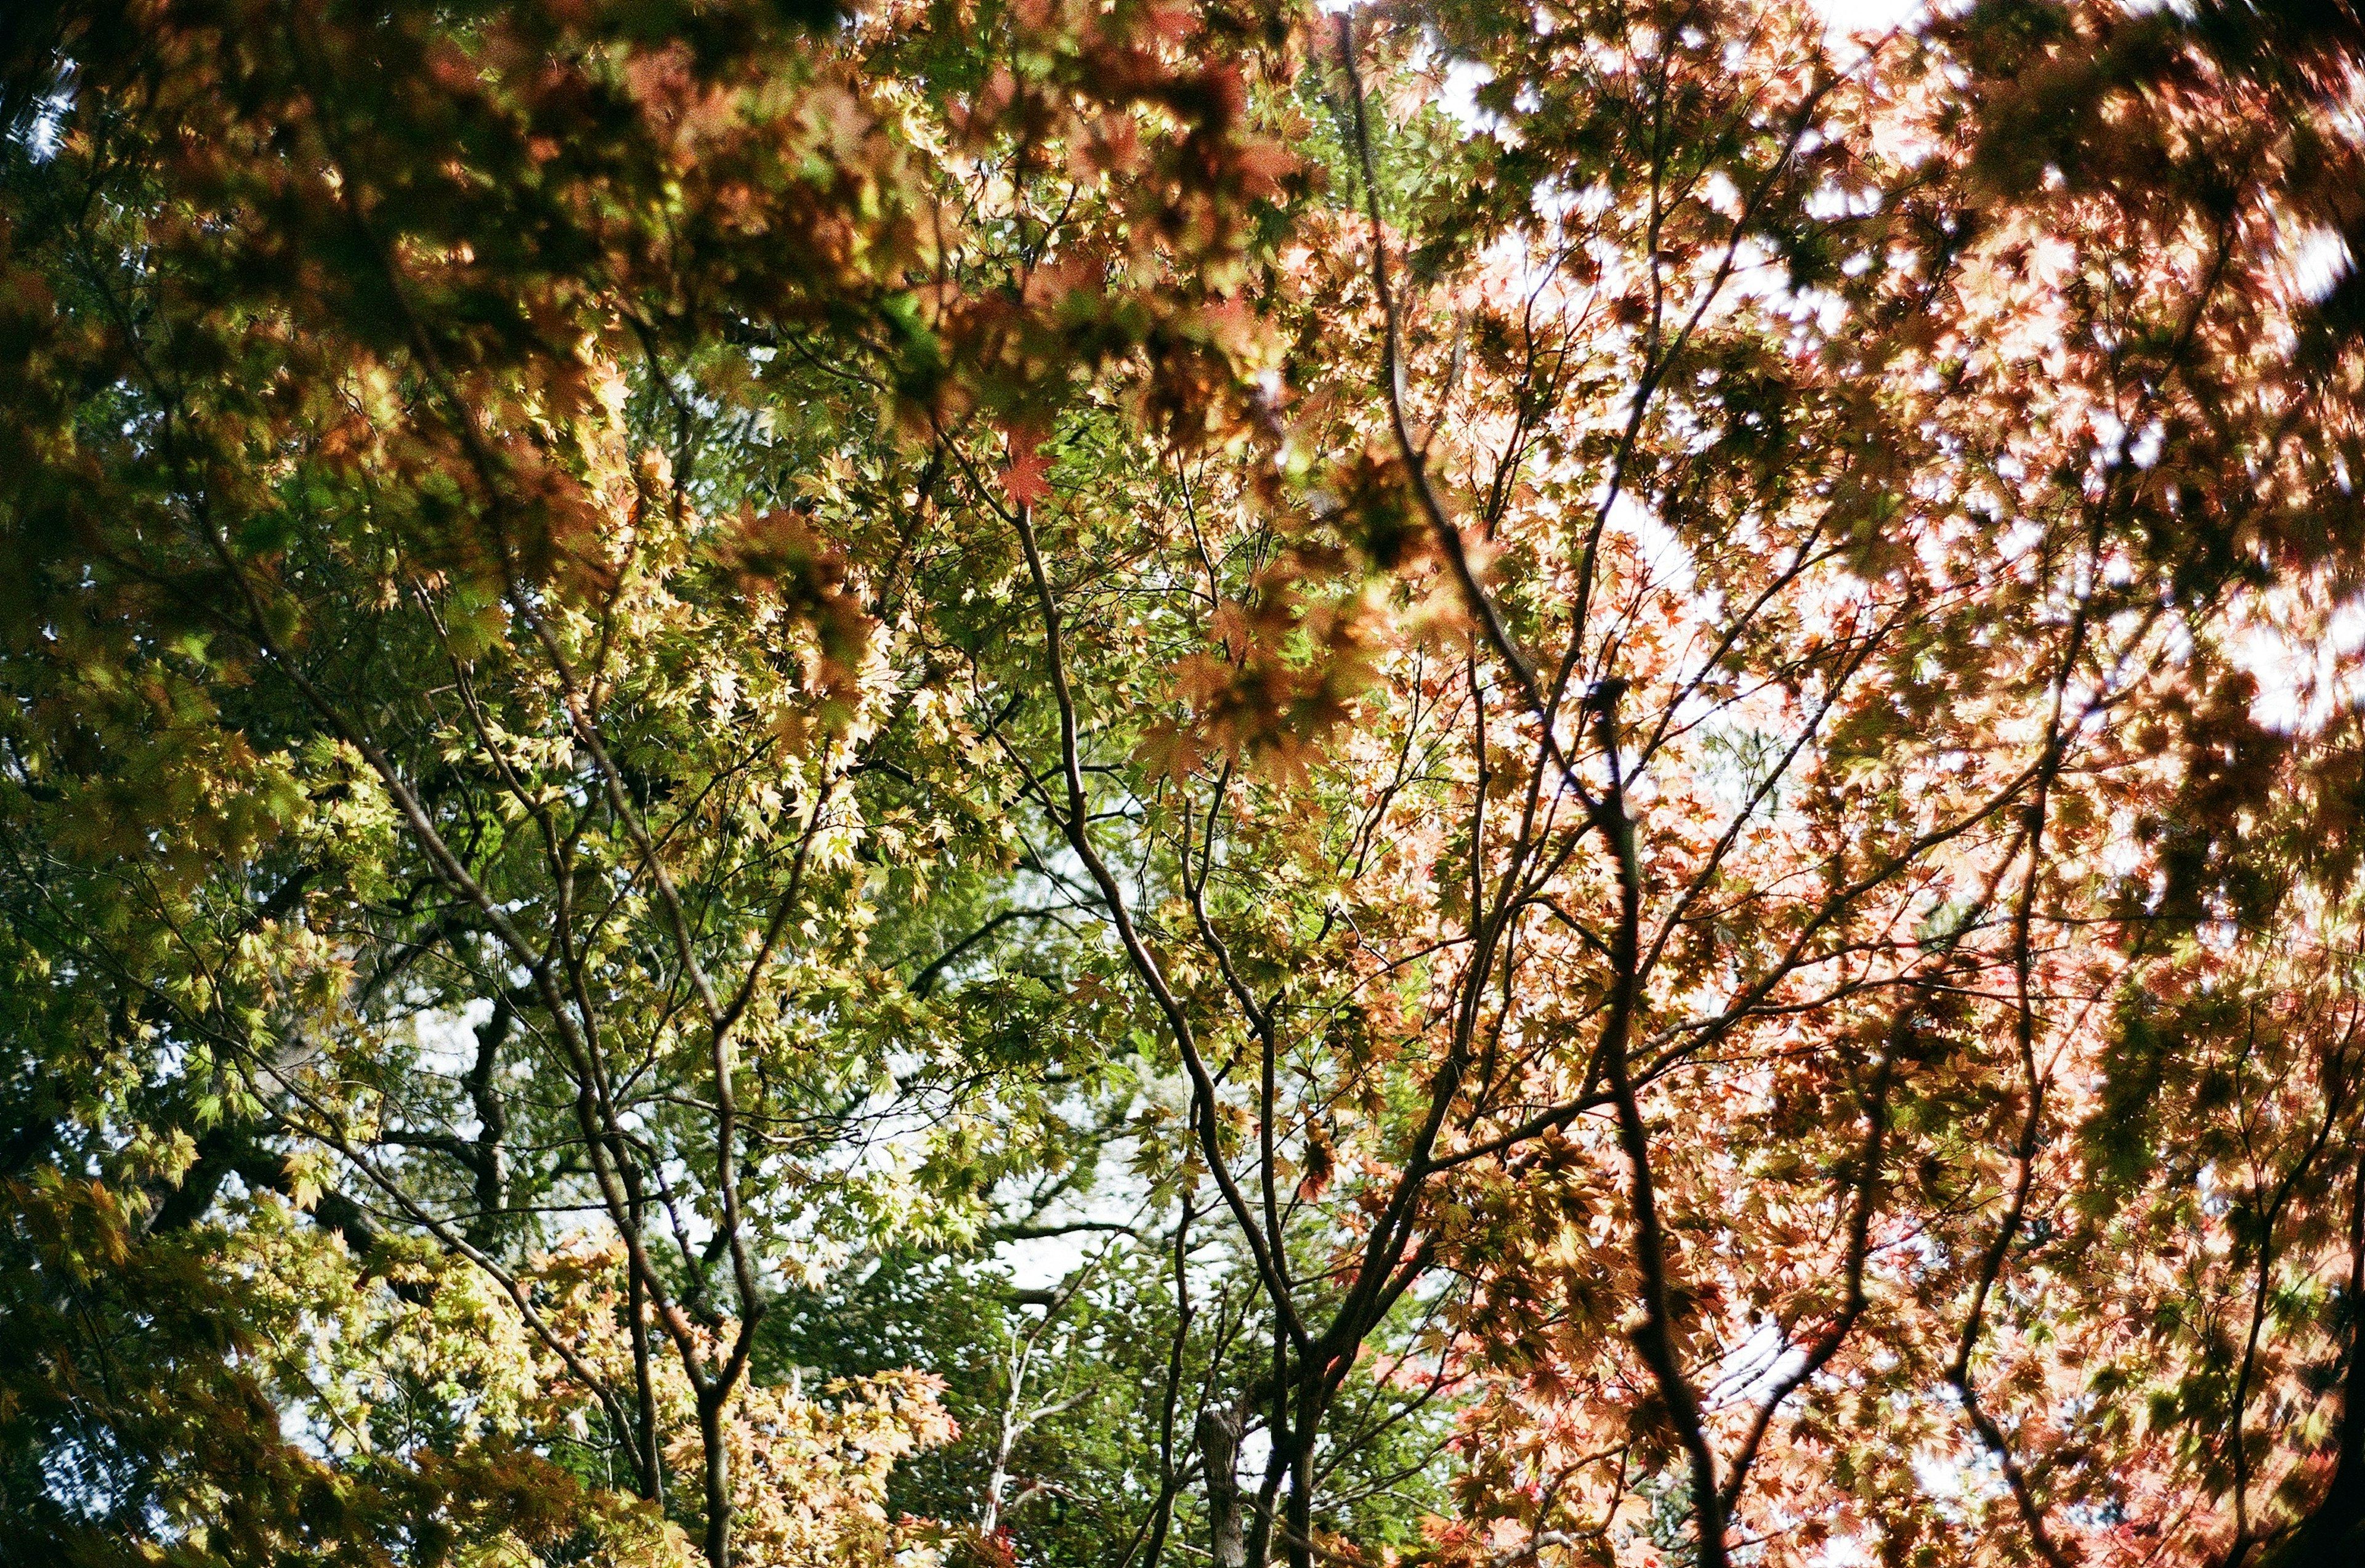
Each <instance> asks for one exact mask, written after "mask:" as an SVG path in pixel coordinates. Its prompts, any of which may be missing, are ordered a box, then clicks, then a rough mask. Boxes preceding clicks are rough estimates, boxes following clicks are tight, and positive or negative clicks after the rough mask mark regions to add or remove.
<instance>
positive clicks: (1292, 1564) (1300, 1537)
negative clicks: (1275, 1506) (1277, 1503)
mask: <svg viewBox="0 0 2365 1568" xmlns="http://www.w3.org/2000/svg"><path fill="white" fill-rule="evenodd" d="M1320 1376H1321V1373H1320V1372H1319V1371H1318V1370H1317V1371H1316V1372H1314V1373H1313V1374H1312V1375H1311V1376H1310V1377H1308V1379H1307V1380H1306V1381H1307V1383H1308V1386H1306V1387H1305V1388H1302V1389H1300V1390H1299V1391H1298V1412H1297V1414H1298V1422H1297V1432H1296V1435H1295V1438H1294V1439H1292V1441H1291V1443H1290V1450H1291V1452H1290V1456H1289V1503H1288V1506H1286V1508H1285V1509H1284V1510H1283V1515H1282V1518H1283V1525H1284V1539H1283V1541H1282V1543H1281V1549H1282V1551H1283V1552H1284V1553H1285V1554H1286V1555H1287V1557H1288V1559H1289V1568H1314V1434H1315V1433H1316V1432H1317V1431H1319V1430H1320V1429H1321V1423H1322V1395H1321V1391H1320V1389H1319V1388H1318V1387H1317V1386H1314V1385H1315V1384H1317V1383H1318V1382H1319V1380H1320Z"/></svg>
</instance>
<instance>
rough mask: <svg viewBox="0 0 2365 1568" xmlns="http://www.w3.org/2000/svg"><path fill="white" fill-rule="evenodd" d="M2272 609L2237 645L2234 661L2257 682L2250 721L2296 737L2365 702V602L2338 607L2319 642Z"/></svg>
mask: <svg viewBox="0 0 2365 1568" xmlns="http://www.w3.org/2000/svg"><path fill="white" fill-rule="evenodd" d="M2273 608H2274V607H2272V606H2271V605H2270V607H2269V614H2268V615H2267V616H2263V617H2261V618H2260V619H2259V621H2258V622H2255V623H2253V624H2252V625H2251V626H2250V627H2249V628H2248V629H2247V631H2245V632H2244V633H2242V634H2241V635H2240V636H2239V637H2238V638H2237V639H2236V642H2235V644H2234V646H2233V655H2234V662H2235V663H2236V664H2237V665H2239V666H2241V667H2242V668H2243V669H2245V670H2247V672H2249V674H2250V676H2251V677H2252V678H2255V679H2256V680H2257V681H2258V683H2259V695H2258V697H2257V698H2256V699H2255V700H2252V702H2251V703H2250V717H2251V718H2253V719H2255V720H2257V721H2258V722H2259V723H2261V724H2264V725H2265V726H2266V727H2267V728H2269V729H2270V730H2275V731H2278V732H2280V733H2281V734H2303V733H2309V732H2313V731H2316V730H2320V729H2322V728H2323V727H2324V725H2325V723H2326V722H2327V721H2328V720H2329V719H2330V718H2331V717H2332V715H2333V714H2334V713H2335V712H2336V711H2338V710H2339V709H2341V708H2344V707H2348V706H2351V705H2355V704H2358V703H2365V657H2360V656H2359V655H2365V599H2350V600H2348V602H2347V603H2345V604H2342V605H2340V606H2339V607H2338V608H2337V609H2335V610H2333V611H2332V613H2331V614H2330V615H2328V616H2326V618H2325V622H2324V634H2323V635H2322V636H2321V637H2315V638H2310V637H2308V636H2305V635H2303V634H2302V633H2298V632H2295V631H2294V630H2293V629H2292V626H2291V625H2290V624H2289V623H2288V622H2286V621H2285V619H2284V618H2283V617H2281V616H2278V615H2274V614H2273V613H2272V610H2273ZM2301 613H2302V615H2304V611H2302V612H2301ZM2301 623H2302V624H2303V625H2304V623H2305V622H2304V620H2302V622H2301Z"/></svg>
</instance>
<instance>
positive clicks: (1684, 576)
mask: <svg viewBox="0 0 2365 1568" xmlns="http://www.w3.org/2000/svg"><path fill="white" fill-rule="evenodd" d="M1608 521H1609V528H1610V531H1611V532H1616V533H1622V534H1624V535H1626V537H1628V538H1629V539H1631V540H1632V541H1633V542H1634V553H1635V554H1637V555H1639V556H1640V557H1641V558H1642V566H1643V568H1644V570H1645V571H1647V572H1648V573H1649V574H1650V579H1651V584H1652V586H1653V587H1654V588H1672V589H1674V590H1675V591H1676V592H1677V593H1689V592H1690V591H1691V590H1692V585H1693V583H1694V581H1695V580H1696V577H1695V574H1694V572H1693V569H1692V553H1691V551H1690V550H1689V549H1688V548H1687V546H1686V545H1685V543H1684V542H1683V541H1682V540H1681V539H1679V538H1677V537H1676V532H1675V530H1673V529H1671V528H1669V527H1668V526H1667V525H1666V524H1665V523H1664V522H1661V521H1659V514H1658V513H1656V512H1654V511H1653V510H1651V509H1650V508H1648V507H1646V506H1644V505H1642V502H1640V501H1638V500H1636V499H1635V498H1633V497H1632V496H1631V495H1629V494H1628V493H1626V492H1625V491H1623V490H1620V492H1618V498H1617V499H1615V500H1613V501H1611V502H1610V503H1609V520H1608Z"/></svg>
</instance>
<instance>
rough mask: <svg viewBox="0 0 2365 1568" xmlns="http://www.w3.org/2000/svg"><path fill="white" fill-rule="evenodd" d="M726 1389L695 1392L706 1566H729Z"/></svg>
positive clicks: (729, 1463) (729, 1513) (729, 1488)
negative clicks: (702, 1458) (701, 1460)
mask: <svg viewBox="0 0 2365 1568" xmlns="http://www.w3.org/2000/svg"><path fill="white" fill-rule="evenodd" d="M729 1399H730V1394H729V1393H728V1391H726V1390H715V1391H712V1392H709V1391H704V1390H701V1392H700V1394H699V1396H698V1440H699V1446H700V1447H701V1448H702V1449H704V1450H706V1452H705V1457H706V1568H731V1456H730V1454H728V1453H727V1452H725V1451H724V1450H723V1406H724V1404H725V1403H727V1402H728V1400H729Z"/></svg>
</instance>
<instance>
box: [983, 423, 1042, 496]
mask: <svg viewBox="0 0 2365 1568" xmlns="http://www.w3.org/2000/svg"><path fill="white" fill-rule="evenodd" d="M1011 450H1012V455H1011V459H1010V465H1009V466H1008V467H1006V468H1004V469H1003V470H1002V472H1001V473H999V474H997V475H995V476H994V483H995V484H997V485H999V486H1000V487H1002V493H1003V495H1004V496H1007V497H1008V498H1010V501H1011V503H1012V504H1013V505H1014V506H1022V507H1031V506H1033V505H1035V504H1036V503H1037V502H1038V501H1042V500H1045V499H1048V498H1049V496H1050V494H1051V481H1050V473H1051V460H1050V459H1049V458H1048V457H1046V456H1044V455H1043V448H1042V447H1041V445H1040V444H1038V443H1036V442H1026V444H1025V446H1024V448H1023V450H1022V448H1021V444H1020V438H1018V437H1013V438H1012V439H1011Z"/></svg>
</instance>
